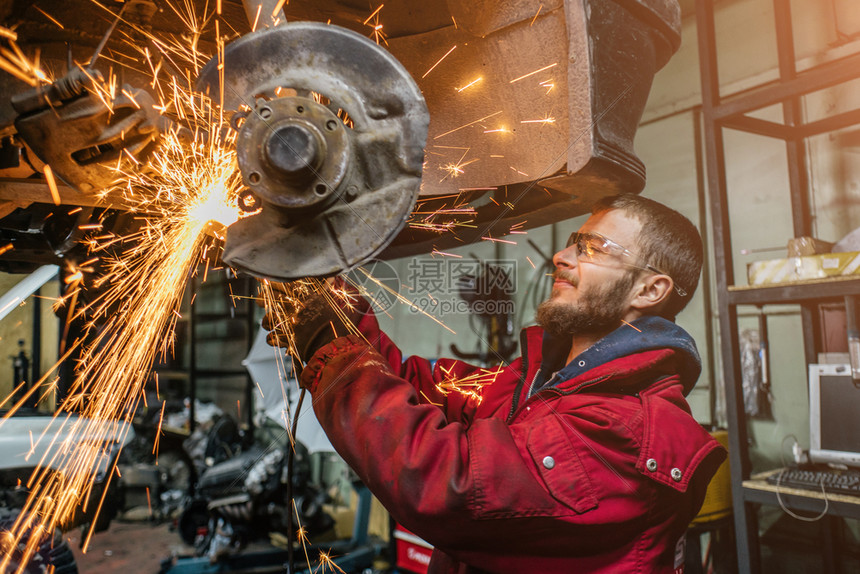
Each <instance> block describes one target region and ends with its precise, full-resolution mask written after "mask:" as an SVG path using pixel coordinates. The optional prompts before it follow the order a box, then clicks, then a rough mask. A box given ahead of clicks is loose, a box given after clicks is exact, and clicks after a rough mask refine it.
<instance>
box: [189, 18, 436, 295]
mask: <svg viewBox="0 0 860 574" xmlns="http://www.w3.org/2000/svg"><path fill="white" fill-rule="evenodd" d="M222 61H223V84H222V83H221V81H222V80H221V78H219V71H220V70H219V64H220V63H221V62H219V61H217V60H215V59H213V60H212V61H210V62H209V63H208V64H207V65H206V67H204V68H203V70H202V72H201V74H200V77H199V78H198V81H197V88H198V89H199V90H200V91H201V92H204V93H208V94H209V96H210V97H212V99H213V100H214V101H216V102H217V101H218V100H219V98H220V97H223V100H222V101H223V106H224V109H225V110H227V111H232V112H233V113H234V115H233V117H232V119H231V125H232V126H233V128H234V129H236V130H238V134H237V138H236V149H237V156H238V162H239V168H240V170H241V172H242V177H243V179H244V183H245V185H246V186H247V189H246V191H245V192H244V194H243V198H242V201H244V203H245V205H246V206H247V207H248V209H253V210H256V209H258V208H259V213H256V214H254V215H251V216H249V217H246V218H243V219H241V220H239V221H238V222H237V223H234V224H233V225H231V226H230V227H229V228H228V229H227V240H226V244H225V247H224V255H223V259H224V261H225V262H226V263H228V264H229V265H232V266H234V267H236V268H239V269H243V270H245V271H248V272H250V273H252V274H254V275H256V276H258V277H266V278H273V279H279V280H290V279H297V278H300V277H307V276H317V277H323V276H330V275H335V274H338V273H342V272H344V271H348V270H350V269H353V268H355V267H357V266H359V265H361V264H362V263H363V262H365V261H367V260H369V259H371V258H373V257H374V256H376V255H377V254H378V253H379V252H380V251H382V250H383V249H384V248H385V247H386V246H387V245H388V244H389V243H390V242H391V240H392V239H394V237H395V235H396V234H397V232H398V231H400V229H402V228H403V226H404V224H405V223H406V219H407V217H408V216H409V213H410V212H411V210H412V208H413V206H414V205H415V201H416V200H417V198H418V191H419V187H420V183H421V170H422V164H423V161H424V144H425V142H426V139H427V127H428V124H429V121H430V116H429V113H428V111H427V106H426V104H425V102H424V98H423V96H422V95H421V91H420V90H419V89H418V86H417V85H416V84H415V82H414V81H413V79H412V77H411V76H410V75H409V73H408V72H407V71H406V69H405V68H403V66H402V65H401V64H400V63H399V62H398V61H397V60H396V59H395V58H394V57H393V56H392V55H391V54H389V53H388V52H387V51H385V50H384V49H382V48H380V47H379V46H377V45H376V44H375V43H373V42H372V41H370V40H368V39H367V38H365V37H363V36H360V35H359V34H356V33H355V32H352V31H350V30H347V29H345V28H340V27H337V26H332V25H326V24H320V23H316V22H297V23H291V24H283V25H280V26H276V27H274V28H268V29H265V30H260V31H258V32H253V33H251V34H249V35H246V36H243V37H242V38H240V39H238V40H236V41H235V42H233V43H232V44H230V45H228V46H227V47H226V48H225V50H224V53H223V59H222ZM222 85H223V94H222V93H220V86H222Z"/></svg>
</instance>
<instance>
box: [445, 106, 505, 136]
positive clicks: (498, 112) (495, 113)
mask: <svg viewBox="0 0 860 574" xmlns="http://www.w3.org/2000/svg"><path fill="white" fill-rule="evenodd" d="M500 113H502V110H499V111H497V112H494V113H492V114H490V115H488V116H484V117H483V118H478V119H477V120H475V121H473V122H469V123H468V124H463V125H462V126H460V127H458V128H454V129H453V130H450V131H447V132H445V133H444V134H439V135H438V136H434V137H433V139H434V140H438V139H439V138H441V137H445V136H447V135H450V134H452V133H454V132H456V131H459V130H461V129H463V128H467V127H469V126H473V125H475V124H477V123H480V122H482V121H484V120H488V119H490V118H492V117H493V116H497V115H499V114H500Z"/></svg>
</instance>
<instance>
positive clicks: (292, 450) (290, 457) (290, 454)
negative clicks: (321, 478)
mask: <svg viewBox="0 0 860 574" xmlns="http://www.w3.org/2000/svg"><path fill="white" fill-rule="evenodd" d="M305 393H307V389H302V392H301V393H299V402H298V404H297V405H296V412H294V413H293V426H292V428H291V430H290V436H289V437H287V440H288V441H290V444H289V449H288V450H287V504H288V506H289V508H288V511H287V574H293V572H294V570H293V566H294V559H295V557H294V556H293V509H294V508H295V506H294V505H295V503H294V501H293V461H294V460H295V458H296V456H295V455H296V431H297V430H298V427H299V413H301V412H302V403H303V402H304V400H305ZM296 510H298V509H296Z"/></svg>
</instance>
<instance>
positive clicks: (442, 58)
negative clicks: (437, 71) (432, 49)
mask: <svg viewBox="0 0 860 574" xmlns="http://www.w3.org/2000/svg"><path fill="white" fill-rule="evenodd" d="M456 47H457V45H456V44H454V46H453V47H452V48H451V49H450V50H448V51H447V52H445V55H444V56H442V57H441V58H439V59H438V60H437V61H436V63H435V64H433V65H432V66H430V69H429V70H427V71H426V72H424V75H423V76H421V79H422V80H423V79H424V78H426V77H427V74H429V73H430V72H432V71H433V69H434V68H435V67H436V66H438V65H439V64H441V63H442V60H444V59H445V58H447V57H448V55H449V54H450V53H451V52H453V51H454V48H456Z"/></svg>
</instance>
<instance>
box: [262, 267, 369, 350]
mask: <svg viewBox="0 0 860 574" xmlns="http://www.w3.org/2000/svg"><path fill="white" fill-rule="evenodd" d="M297 283H298V282H297ZM319 285H320V287H319V289H315V288H313V287H310V288H309V287H308V285H307V284H306V283H305V282H302V285H300V286H297V285H296V283H270V286H271V289H272V293H273V294H274V297H273V298H274V299H275V306H276V308H275V309H267V313H266V315H265V316H264V317H263V328H264V329H267V330H269V331H271V332H270V333H269V336H268V337H267V338H266V342H268V343H269V344H270V345H272V346H273V347H283V348H284V349H286V350H287V352H288V353H290V354H291V355H292V356H293V357H295V358H297V359H298V360H299V361H301V362H302V363H307V362H308V361H309V360H310V358H311V357H312V356H313V355H314V353H316V352H317V351H318V350H319V349H320V348H321V347H323V346H325V345H326V344H328V343H330V342H331V341H333V340H335V339H336V338H337V337H343V336H345V335H349V334H350V333H353V332H355V325H356V324H357V323H358V322H359V320H360V319H361V318H362V316H364V315H366V314H367V313H369V312H371V307H370V304H369V303H368V302H367V300H366V299H365V298H364V297H361V296H360V295H359V294H358V292H357V291H356V290H355V289H354V288H351V287H347V286H346V284H345V283H344V282H343V281H342V280H338V281H335V282H333V283H330V282H327V281H320V282H319ZM269 299H272V298H269Z"/></svg>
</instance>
